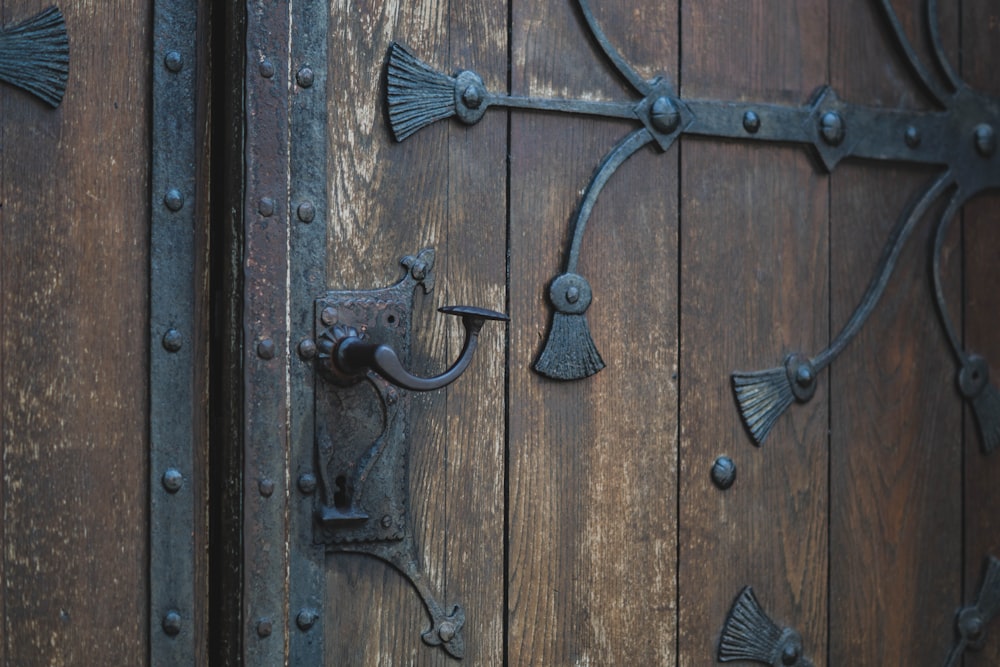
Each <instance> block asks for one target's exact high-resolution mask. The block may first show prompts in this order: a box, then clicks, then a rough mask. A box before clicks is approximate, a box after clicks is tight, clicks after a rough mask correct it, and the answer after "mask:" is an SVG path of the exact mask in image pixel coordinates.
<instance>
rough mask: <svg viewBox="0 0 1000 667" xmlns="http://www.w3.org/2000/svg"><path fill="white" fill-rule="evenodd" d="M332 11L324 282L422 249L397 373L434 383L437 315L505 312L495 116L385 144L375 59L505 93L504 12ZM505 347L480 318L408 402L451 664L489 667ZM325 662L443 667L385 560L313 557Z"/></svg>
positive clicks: (416, 512)
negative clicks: (456, 628) (458, 625)
mask: <svg viewBox="0 0 1000 667" xmlns="http://www.w3.org/2000/svg"><path fill="white" fill-rule="evenodd" d="M358 9H359V8H358V7H356V3H346V2H345V3H334V5H333V6H331V31H330V34H331V39H334V40H336V39H338V38H339V39H343V40H345V43H348V44H351V45H352V46H351V48H349V49H333V48H331V49H330V64H329V68H328V71H329V73H330V79H329V83H328V87H329V90H330V119H331V122H330V125H329V127H330V156H331V157H330V159H331V165H330V175H329V179H330V184H331V187H330V192H331V198H330V208H331V211H330V216H329V219H330V230H329V246H328V276H330V279H329V280H330V288H331V289H340V288H372V287H378V286H382V285H386V284H389V283H390V282H393V281H394V280H395V279H396V277H397V276H398V275H399V274H398V271H397V270H396V268H394V267H395V266H396V265H397V261H398V259H399V258H400V257H402V256H403V255H406V254H410V253H413V252H415V251H416V250H418V249H419V248H422V247H425V246H434V247H435V248H436V250H437V259H436V264H435V268H434V273H435V275H436V285H435V288H434V291H433V292H432V293H431V294H430V295H427V296H423V295H418V296H417V298H416V302H415V308H416V312H415V313H414V318H413V321H414V350H413V354H412V360H413V363H412V370H413V371H414V372H415V373H417V374H420V375H433V374H437V373H440V372H441V371H442V370H443V369H444V368H445V365H446V364H448V363H450V362H451V361H452V360H453V359H454V358H455V357H456V356H457V355H458V353H459V351H460V349H461V343H462V338H463V332H462V327H461V326H460V325H459V323H458V322H457V320H455V319H454V318H451V317H447V316H444V315H441V314H440V313H437V312H436V308H437V307H438V306H442V305H447V304H469V305H478V306H484V307H487V308H491V309H495V310H504V309H505V301H506V295H505V261H506V169H505V161H504V155H505V151H506V139H505V137H506V115H505V114H504V113H502V112H492V113H489V114H487V116H486V117H485V118H484V119H483V120H482V121H481V122H480V123H479V124H478V125H476V126H475V127H471V128H467V127H465V126H462V125H460V124H456V123H454V122H453V121H444V122H439V123H437V124H435V125H432V126H430V127H428V128H425V129H423V130H421V131H420V132H418V133H417V134H415V135H414V136H412V137H410V138H409V139H407V140H406V141H405V142H403V143H397V142H396V141H395V140H393V139H392V137H391V135H390V133H389V128H388V118H387V116H386V114H385V112H384V110H385V77H384V74H383V72H384V60H385V54H386V49H387V48H388V46H389V43H390V42H391V41H398V42H401V43H404V44H406V45H407V46H408V47H409V48H410V49H411V50H412V51H413V52H414V53H415V54H417V55H418V56H419V57H420V58H421V59H423V60H425V61H426V62H428V63H430V64H432V65H434V66H435V67H437V68H438V69H440V70H442V71H444V72H447V73H449V74H450V73H452V72H454V71H455V70H457V69H460V68H469V69H474V70H475V71H477V72H479V73H480V74H481V75H482V77H483V78H484V80H485V82H486V85H487V86H488V87H489V88H490V89H491V90H494V91H503V90H504V89H505V88H506V72H507V64H506V60H507V8H506V4H505V3H504V2H502V1H498V0H492V1H490V2H484V3H481V2H477V3H460V4H456V3H448V2H419V3H402V2H377V3H370V4H368V5H366V6H365V7H363V8H361V9H362V10H361V11H358ZM504 350H505V330H504V327H503V326H502V325H500V326H498V325H496V324H492V323H491V324H488V325H487V327H486V328H485V329H484V331H483V335H482V338H481V346H480V349H479V351H478V352H477V358H476V359H475V361H474V362H473V365H472V367H471V368H470V369H469V370H468V371H467V372H466V373H465V374H464V376H463V377H462V378H460V379H459V380H458V382H457V383H456V384H454V385H452V386H451V387H449V388H448V389H447V390H444V391H437V392H431V393H429V394H425V395H418V396H414V397H413V402H412V406H413V407H412V410H411V413H410V447H411V449H410V452H411V455H410V470H411V475H410V499H411V516H410V519H411V521H412V524H413V527H414V533H415V538H416V543H417V547H418V552H419V560H420V562H421V564H422V566H423V568H424V571H425V573H426V575H427V578H428V580H429V582H430V583H431V588H432V589H433V590H435V591H436V592H438V593H439V594H440V595H439V601H440V602H442V603H443V604H446V605H448V606H450V605H452V604H460V605H461V606H462V607H463V608H464V610H465V614H466V624H465V626H464V629H463V635H464V638H465V643H466V658H465V661H466V662H467V663H469V664H500V663H501V661H502V660H503V599H504V570H503V567H504V559H503V528H504V514H503V498H504V406H505V403H504V397H503V396H504V361H505V359H504V356H505V355H504ZM327 563H328V572H329V575H328V590H329V597H328V603H327V604H328V609H329V610H330V612H329V613H328V614H327V625H326V631H327V638H326V643H327V646H328V651H327V654H328V659H329V660H330V662H331V664H359V665H360V664H366V665H403V664H419V665H439V664H440V665H444V664H450V662H451V659H450V658H448V657H447V656H446V654H445V653H444V652H443V651H442V650H441V649H438V648H429V647H427V646H425V645H424V644H423V643H422V642H421V640H420V633H421V632H423V631H424V630H425V629H426V628H427V627H428V621H427V616H426V613H425V611H424V609H423V606H422V605H421V603H420V600H419V597H418V596H417V595H416V593H415V592H414V591H413V590H412V588H411V587H410V585H409V584H408V583H407V581H406V580H405V579H404V578H402V577H401V576H400V575H399V574H398V573H396V572H395V571H393V570H391V569H390V568H389V567H388V566H387V565H385V564H383V563H381V562H378V561H375V560H373V559H371V558H369V557H360V556H353V555H340V554H333V555H330V556H328V559H327Z"/></svg>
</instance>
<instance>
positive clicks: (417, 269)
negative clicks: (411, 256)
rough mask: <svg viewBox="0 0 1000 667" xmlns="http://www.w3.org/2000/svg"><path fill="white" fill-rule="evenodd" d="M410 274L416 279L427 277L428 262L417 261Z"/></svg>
mask: <svg viewBox="0 0 1000 667" xmlns="http://www.w3.org/2000/svg"><path fill="white" fill-rule="evenodd" d="M410 275H412V276H413V279H414V280H423V279H424V278H426V277H427V262H416V263H414V264H413V268H412V269H410Z"/></svg>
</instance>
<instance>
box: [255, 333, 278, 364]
mask: <svg viewBox="0 0 1000 667" xmlns="http://www.w3.org/2000/svg"><path fill="white" fill-rule="evenodd" d="M257 356H258V357H260V358H261V359H274V341H273V340H271V339H270V338H262V339H261V341H260V342H259V343H257Z"/></svg>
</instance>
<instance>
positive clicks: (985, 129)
mask: <svg viewBox="0 0 1000 667" xmlns="http://www.w3.org/2000/svg"><path fill="white" fill-rule="evenodd" d="M975 139H976V152H977V153H979V154H980V155H982V156H983V157H990V156H992V155H993V153H995V152H996V150H997V137H996V132H994V131H993V127H992V126H991V125H987V124H986V123H982V124H980V125H976V129H975Z"/></svg>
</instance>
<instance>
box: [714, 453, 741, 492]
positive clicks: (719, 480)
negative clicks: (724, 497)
mask: <svg viewBox="0 0 1000 667" xmlns="http://www.w3.org/2000/svg"><path fill="white" fill-rule="evenodd" d="M735 481H736V464H735V463H733V460H732V459H731V458H729V457H728V456H720V457H719V458H717V459H715V463H714V464H713V465H712V482H714V483H715V485H716V486H717V487H719V488H720V489H722V490H723V491H725V490H726V489H728V488H729V487H731V486H732V485H733V482H735Z"/></svg>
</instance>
